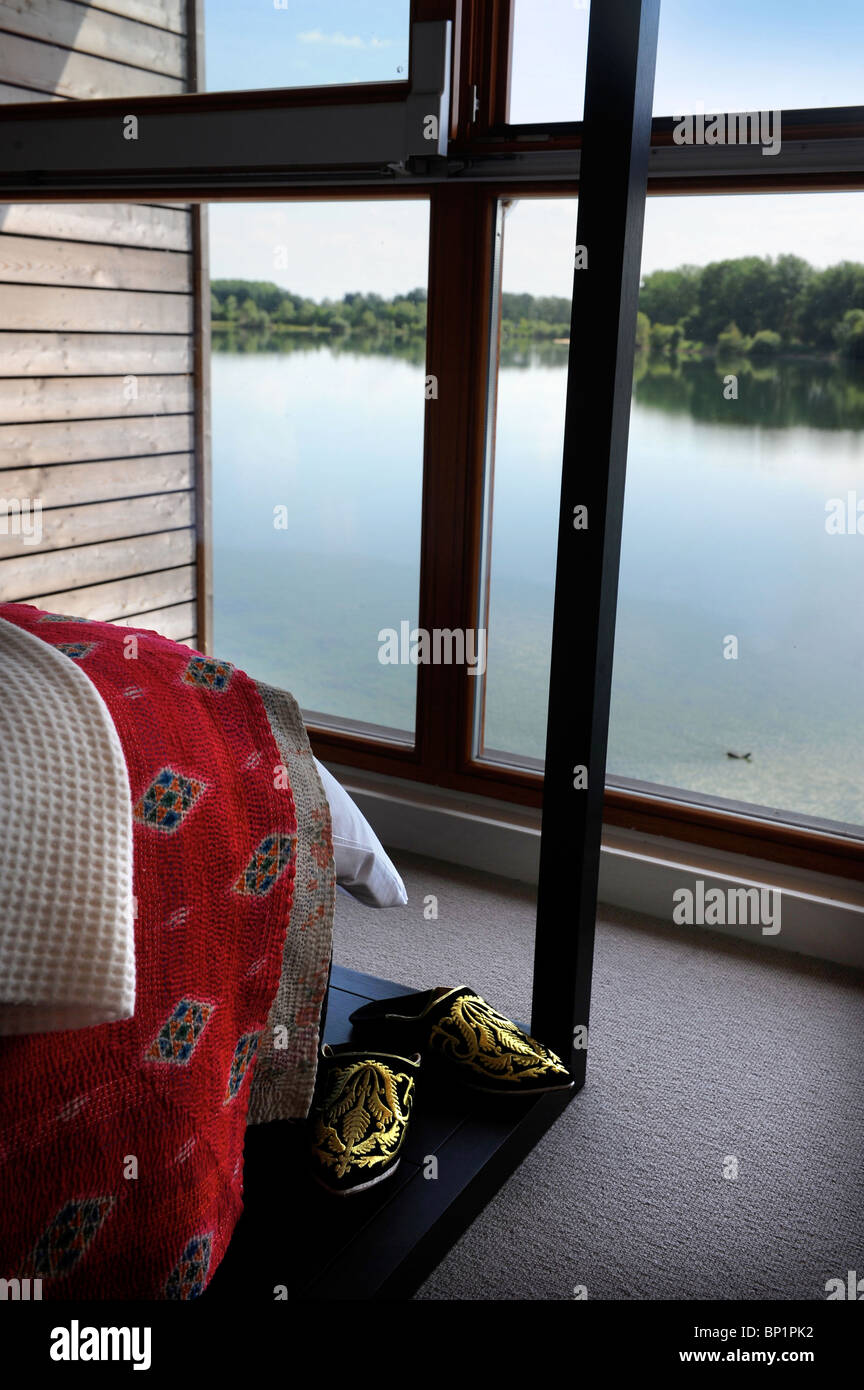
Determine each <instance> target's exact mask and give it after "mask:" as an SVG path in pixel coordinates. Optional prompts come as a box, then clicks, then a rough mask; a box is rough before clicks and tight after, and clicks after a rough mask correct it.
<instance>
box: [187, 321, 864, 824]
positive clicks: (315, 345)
mask: <svg viewBox="0 0 864 1390" xmlns="http://www.w3.org/2000/svg"><path fill="white" fill-rule="evenodd" d="M212 372H213V391H212V395H213V470H214V486H213V492H214V582H215V650H216V652H217V653H218V654H219V655H222V656H224V657H226V658H227V659H229V660H231V661H234V662H235V663H236V664H238V665H240V666H241V667H243V668H244V669H245V670H247V671H249V672H250V673H251V674H253V675H255V676H256V677H258V678H260V679H263V680H267V681H270V682H271V683H273V684H276V685H281V686H283V687H286V688H288V689H290V690H292V691H293V693H294V694H295V695H296V697H297V699H298V700H299V701H300V703H301V705H302V706H303V708H304V709H307V710H314V711H320V712H324V713H329V714H336V715H339V716H341V717H344V718H350V719H355V720H362V721H365V722H369V723H376V724H383V725H385V726H388V727H391V728H395V729H403V730H405V731H408V732H410V731H411V730H412V729H413V720H414V712H413V705H414V695H415V678H416V668H414V667H412V666H410V665H382V664H381V662H380V661H379V660H378V652H379V640H378V634H379V632H380V631H381V630H382V629H384V628H395V629H397V630H398V629H399V626H400V623H401V622H402V621H403V620H407V621H409V622H410V624H411V626H412V627H413V626H415V625H416V623H417V620H418V619H417V590H418V565H419V541H420V498H421V472H422V435H423V412H424V375H425V368H424V365H423V358H422V347H420V345H417V347H416V348H415V350H414V351H413V352H409V353H408V354H402V353H399V354H394V353H392V352H388V351H381V350H379V351H375V352H372V351H367V350H363V351H360V350H355V349H352V347H351V345H350V343H340V344H339V345H337V346H334V345H332V343H331V342H330V341H328V342H325V343H322V342H321V341H320V340H318V341H317V342H314V341H310V342H306V343H303V344H302V345H301V346H299V347H292V348H291V350H289V351H281V352H280V351H246V352H242V351H231V350H224V351H217V352H214V354H213V360H212ZM732 372H734V373H735V374H736V375H737V377H738V398H737V399H735V400H727V399H725V398H724V375H728V374H729V373H732ZM565 383H566V347H564V348H562V347H556V346H554V345H552V344H543V345H538V346H536V347H534V346H532V347H528V348H523V349H518V348H510V349H505V351H504V353H503V356H502V367H501V373H500V380H499V400H498V422H497V453H496V464H495V506H494V527H493V537H492V577H491V588H490V592H491V600H490V616H489V655H488V675H487V697H486V744H487V746H488V747H489V748H490V749H496V750H503V751H504V752H506V753H509V754H515V755H521V756H527V757H530V758H542V756H543V748H544V738H545V718H546V698H547V690H548V653H549V642H550V633H551V615H552V594H553V577H554V556H555V537H556V529H557V507H558V489H559V477H560V463H561V446H562V437H563V428H562V425H563V409H564V394H565ZM588 466H590V460H588V459H586V467H588ZM850 492H855V493H857V495H858V496H859V497H860V498H861V500H862V503H864V369H862V368H857V367H856V368H852V367H845V368H844V367H840V366H833V365H832V364H830V363H826V362H821V361H805V360H782V361H776V362H773V363H771V364H770V365H758V366H757V365H755V363H754V364H750V363H747V362H740V363H727V364H724V365H723V367H722V369H721V368H719V367H717V366H715V364H713V363H687V364H683V365H682V366H681V367H680V368H678V369H675V370H672V369H670V368H669V367H668V366H661V367H657V366H656V364H654V365H652V366H650V367H646V364H645V363H642V364H640V366H639V368H638V369H637V380H636V382H635V390H634V402H633V411H632V421H631V431H630V449H629V462H628V481H627V495H626V505H625V519H624V534H623V545H622V564H621V580H620V591H619V603H618V626H617V635H616V647H615V666H614V679H613V701H612V717H611V729H610V745H609V762H608V770H609V772H610V774H613V775H615V776H618V777H626V778H634V779H637V780H639V781H646V782H654V783H659V784H662V785H664V786H674V787H680V788H684V789H686V790H688V791H693V792H697V793H700V794H703V795H711V796H717V797H724V798H732V799H734V800H739V801H745V802H749V803H752V804H757V805H762V806H767V807H771V808H774V809H778V810H782V811H786V812H792V813H796V814H799V815H805V816H810V817H817V818H823V819H828V820H835V821H843V822H851V823H855V824H864V786H862V768H864V757H862V754H864V732H862V718H861V713H860V711H859V708H858V700H859V692H860V691H861V690H862V688H864V679H862V678H864V605H862V601H861V598H862V576H864V535H858V534H829V532H828V531H827V530H826V505H827V504H829V503H830V502H831V500H832V499H841V500H843V502H844V506H845V501H846V499H847V496H848V494H849V493H850ZM854 500H855V499H853V502H854ZM862 511H864V506H862ZM862 525H864V520H862ZM573 633H574V640H575V641H578V633H579V614H578V612H577V613H574V614H573ZM730 638H732V639H735V641H736V642H737V656H736V655H734V654H733V653H734V651H735V643H733V642H730V640H729V639H730ZM724 653H729V654H730V655H728V656H727V655H725V654H724ZM730 657H731V659H730ZM728 752H736V753H738V754H744V753H750V755H751V756H750V759H749V760H747V759H744V758H743V757H742V758H739V759H731V758H729V757H727V753H728Z"/></svg>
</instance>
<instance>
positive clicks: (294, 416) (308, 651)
mask: <svg viewBox="0 0 864 1390" xmlns="http://www.w3.org/2000/svg"><path fill="white" fill-rule="evenodd" d="M349 213H350V220H349V216H348V214H349ZM210 228H211V236H210V260H211V277H212V278H211V303H212V312H213V320H212V342H213V360H212V396H213V504H214V536H213V541H214V589H215V592H214V630H215V637H214V642H215V645H216V648H217V650H219V651H222V652H235V653H237V660H238V662H239V664H240V665H241V666H244V667H245V668H246V669H247V670H249V671H255V672H256V673H258V674H260V675H261V677H262V679H265V680H268V681H270V682H272V683H273V684H275V685H280V686H284V687H287V688H289V689H290V690H292V691H293V692H294V694H295V695H296V697H297V699H298V700H299V701H300V702H301V704H302V706H303V708H304V709H306V710H310V711H315V712H316V716H317V717H318V718H319V719H323V722H325V723H326V722H327V720H328V718H332V717H333V716H335V717H336V718H337V719H339V720H340V721H350V722H351V723H353V724H358V723H359V724H368V725H377V726H382V727H384V728H386V729H387V730H388V731H389V733H390V734H391V735H392V734H394V733H397V734H398V735H405V734H408V735H410V734H411V733H413V729H414V707H415V702H416V674H417V668H416V666H414V665H411V664H410V663H409V662H406V663H404V664H403V663H402V662H401V661H390V660H387V661H384V660H382V659H381V658H382V656H383V657H389V656H392V655H394V653H393V652H392V651H389V650H388V649H387V647H386V638H385V639H383V640H382V641H379V632H381V631H382V630H387V629H389V630H391V631H394V632H396V633H397V634H398V633H400V632H401V630H402V629H401V625H402V624H403V623H407V624H408V625H409V629H413V628H415V627H416V625H417V600H418V589H419V565H420V499H421V489H422V470H423V414H424V401H425V338H426V277H427V262H428V256H429V250H428V240H429V231H428V205H427V204H426V203H425V202H414V201H406V200H402V201H400V202H398V203H394V202H383V203H382V202H372V203H369V202H353V203H351V204H345V203H331V202H317V203H291V204H271V205H269V206H267V207H266V208H259V209H257V210H256V209H252V208H250V207H249V206H248V205H244V204H236V203H235V204H227V205H222V206H217V207H214V208H212V209H211V211H210ZM400 654H401V652H400Z"/></svg>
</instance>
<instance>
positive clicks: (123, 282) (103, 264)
mask: <svg viewBox="0 0 864 1390" xmlns="http://www.w3.org/2000/svg"><path fill="white" fill-rule="evenodd" d="M0 280H2V281H6V282H7V283H10V282H11V283H15V284H24V285H80V286H82V287H83V288H86V289H93V290H162V291H173V292H175V293H179V294H186V293H188V292H189V290H190V289H191V258H190V256H189V255H188V254H186V253H185V252H183V251H141V250H138V248H137V247H130V246H116V247H115V246H98V245H94V244H93V243H92V242H89V243H88V242H77V241H56V240H52V239H51V238H49V237H26V236H10V235H8V233H7V234H6V235H4V236H2V237H0Z"/></svg>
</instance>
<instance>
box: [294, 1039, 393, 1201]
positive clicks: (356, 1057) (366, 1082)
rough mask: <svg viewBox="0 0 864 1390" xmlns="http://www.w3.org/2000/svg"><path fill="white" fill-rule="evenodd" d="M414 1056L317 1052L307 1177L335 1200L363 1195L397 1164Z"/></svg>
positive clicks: (347, 1047)
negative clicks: (317, 1076)
mask: <svg viewBox="0 0 864 1390" xmlns="http://www.w3.org/2000/svg"><path fill="white" fill-rule="evenodd" d="M419 1070H420V1054H419V1053H415V1055H414V1056H413V1057H397V1056H394V1054H393V1053H392V1052H369V1051H362V1050H358V1049H357V1048H356V1047H355V1046H354V1045H353V1044H351V1043H347V1044H341V1045H339V1046H337V1047H330V1046H325V1047H323V1048H322V1049H321V1060H320V1063H319V1081H318V1088H319V1089H318V1095H319V1099H318V1102H317V1103H316V1104H315V1105H314V1106H313V1109H312V1113H311V1115H310V1117H309V1121H308V1124H309V1130H310V1158H311V1163H312V1174H313V1177H314V1178H315V1179H316V1180H317V1181H318V1182H319V1183H321V1184H322V1186H324V1187H326V1188H327V1189H328V1191H330V1192H334V1193H336V1195H337V1196H340V1197H346V1196H348V1195H350V1194H352V1193H354V1192H365V1191H366V1190H367V1189H368V1188H370V1187H374V1186H375V1185H376V1184H377V1183H379V1182H383V1181H384V1179H385V1178H389V1177H390V1175H391V1174H392V1173H395V1171H396V1169H397V1168H398V1166H399V1160H400V1157H401V1154H400V1151H401V1148H402V1144H403V1141H404V1139H405V1135H406V1133H407V1130H408V1120H409V1118H410V1115H411V1107H412V1105H413V1103H414V1085H415V1081H416V1078H417V1074H418V1072H419Z"/></svg>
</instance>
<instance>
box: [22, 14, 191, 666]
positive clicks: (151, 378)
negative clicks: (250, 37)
mask: <svg viewBox="0 0 864 1390" xmlns="http://www.w3.org/2000/svg"><path fill="white" fill-rule="evenodd" d="M188 8H189V7H188V4H187V0H96V3H95V4H84V3H77V0H0V103H3V104H10V103H18V102H27V103H33V102H38V101H44V100H51V101H65V100H81V99H84V100H86V99H88V98H110V97H122V98H123V99H124V100H125V99H129V100H132V99H134V98H135V97H136V96H145V95H148V96H149V95H158V94H175V93H177V92H181V91H183V90H185V89H186V87H187V75H188V73H189V71H190V69H191V67H192V65H193V59H194V50H195V45H194V43H192V44H191V45H187V41H186V38H185V32H186V28H187V17H188ZM192 82H193V83H194V75H193V77H192ZM190 85H191V84H190ZM192 251H193V230H192V220H191V217H190V211H189V208H188V207H185V206H183V205H182V204H168V205H165V204H162V205H140V204H128V205H127V204H122V203H106V204H101V205H99V204H75V203H66V204H64V203H45V204H29V205H28V204H7V205H3V204H0V496H3V497H17V498H24V497H29V498H37V497H38V498H39V499H41V501H42V506H43V511H42V517H41V520H42V531H41V538H40V540H39V543H38V544H37V545H35V546H28V545H25V544H23V542H22V540H21V538H20V537H17V536H5V535H0V596H2V598H4V599H6V598H22V599H28V598H29V599H31V600H32V601H33V602H35V603H37V604H39V605H40V606H43V607H48V608H51V609H55V610H56V611H59V612H67V613H70V614H73V615H78V616H82V617H93V618H102V619H107V620H110V621H117V622H127V621H133V622H134V621H135V617H136V615H138V614H145V615H146V616H145V618H144V622H143V626H145V627H148V628H152V629H154V630H158V631H161V632H163V633H165V634H166V635H168V636H169V637H172V638H174V639H175V640H179V641H185V642H194V640H195V639H196V637H197V603H196V597H197V595H196V582H195V576H196V567H195V559H196V547H195V538H196V522H197V512H198V510H199V506H200V504H199V503H198V501H197V499H196V492H195V485H196V472H197V470H196V462H195V453H194V449H195V437H196V434H197V432H198V431H197V427H196V415H195V413H194V412H195V410H196V404H195V399H194V392H193V380H194V379H195V378H193V372H194V373H196V374H197V372H198V365H197V357H196V353H195V349H194V343H193V332H194V319H193V308H194V305H195V296H196V295H200V294H202V293H203V292H204V291H203V290H202V288H201V285H200V283H199V281H200V275H199V276H197V277H196V275H195V274H194V270H195V267H194V265H193V255H192ZM206 288H207V287H206V286H204V290H206ZM207 299H208V305H207V309H208V310H209V292H208V293H207ZM199 312H200V311H199ZM130 377H134V378H136V380H135V384H134V387H135V396H134V398H133V399H126V397H127V395H128V393H129V388H130V385H131V383H130V380H129V379H130Z"/></svg>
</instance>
